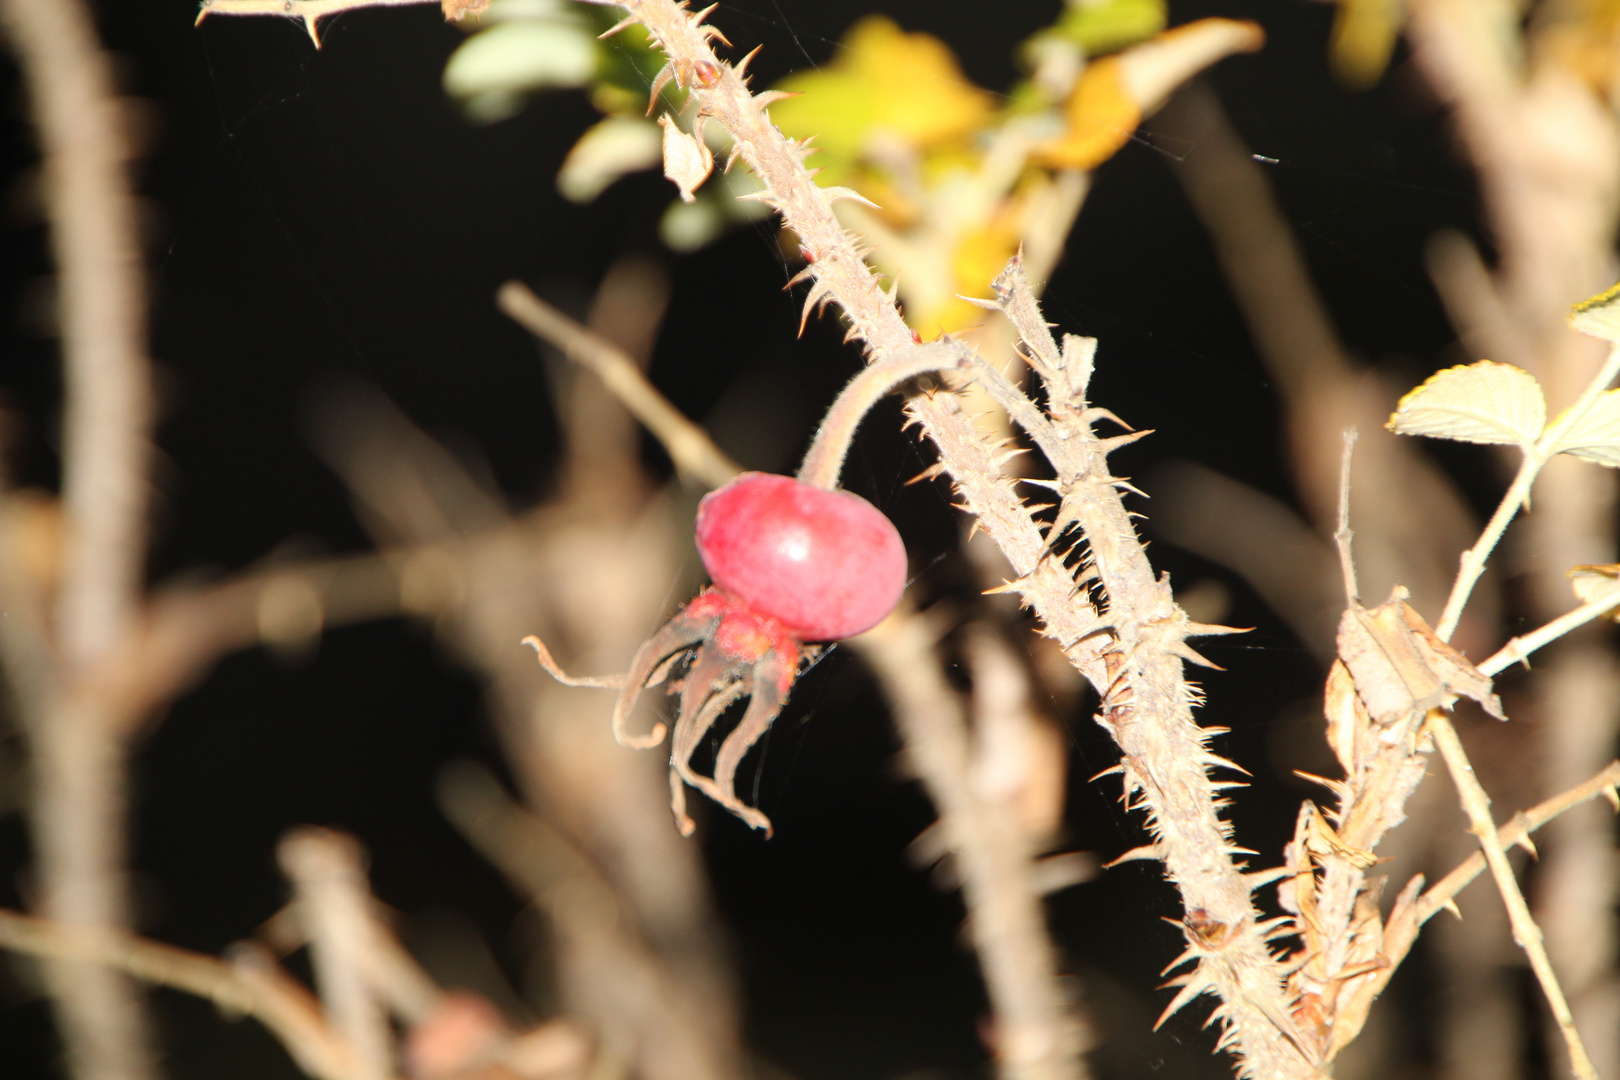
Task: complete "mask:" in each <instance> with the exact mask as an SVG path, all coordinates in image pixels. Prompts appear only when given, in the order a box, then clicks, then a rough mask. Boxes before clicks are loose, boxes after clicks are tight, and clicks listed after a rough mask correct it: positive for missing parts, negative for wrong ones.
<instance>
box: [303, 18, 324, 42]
mask: <svg viewBox="0 0 1620 1080" xmlns="http://www.w3.org/2000/svg"><path fill="white" fill-rule="evenodd" d="M304 29H306V30H308V31H309V40H311V41H313V42H314V43H315V47H316V48H317V49H318V48H320V47H321V35H320V33H319V32H318V31H317V30H316V29H315V16H313V15H305V16H304Z"/></svg>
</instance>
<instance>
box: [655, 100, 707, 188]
mask: <svg viewBox="0 0 1620 1080" xmlns="http://www.w3.org/2000/svg"><path fill="white" fill-rule="evenodd" d="M658 123H659V124H660V125H661V126H662V127H663V129H664V175H665V176H667V177H669V178H670V179H671V180H673V181H674V182H675V186H676V187H677V188H679V189H680V192H681V200H682V201H683V202H692V201H693V200H694V199H696V198H697V196H696V195H695V194H694V192H695V191H696V190H697V189H698V188H699V187H701V186H702V184H703V181H705V180H707V179H708V178H709V174H710V173H711V172H713V171H714V154H713V153H712V152H711V151H710V150H709V147H708V144H707V143H705V142H704V141H703V132H702V121H701V120H700V121H698V125H699V128H698V130H697V131H696V132H694V133H692V134H688V133H687V132H684V131H682V130H681V129H680V127H679V126H678V125H677V124H676V123H675V121H674V120H673V119H671V118H670V115H669V114H668V113H664V114H663V115H662V116H660V117H659V118H658Z"/></svg>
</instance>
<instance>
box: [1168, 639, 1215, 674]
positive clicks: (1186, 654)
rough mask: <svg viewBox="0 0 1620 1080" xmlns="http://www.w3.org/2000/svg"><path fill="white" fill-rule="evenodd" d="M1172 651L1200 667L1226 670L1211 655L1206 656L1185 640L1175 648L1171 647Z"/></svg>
mask: <svg viewBox="0 0 1620 1080" xmlns="http://www.w3.org/2000/svg"><path fill="white" fill-rule="evenodd" d="M1170 651H1171V652H1173V653H1175V654H1176V655H1177V656H1179V657H1181V658H1182V659H1183V660H1185V661H1187V662H1188V663H1189V664H1197V665H1198V666H1199V667H1206V668H1209V669H1210V670H1212V671H1225V670H1226V669H1225V668H1223V667H1221V665H1219V664H1217V663H1216V662H1215V661H1213V660H1211V659H1209V657H1207V656H1204V655H1203V654H1202V653H1200V652H1199V651H1198V650H1197V649H1195V648H1193V647H1192V646H1191V645H1188V644H1187V643H1186V642H1185V641H1183V642H1181V643H1180V644H1178V645H1176V646H1174V647H1173V648H1171V650H1170Z"/></svg>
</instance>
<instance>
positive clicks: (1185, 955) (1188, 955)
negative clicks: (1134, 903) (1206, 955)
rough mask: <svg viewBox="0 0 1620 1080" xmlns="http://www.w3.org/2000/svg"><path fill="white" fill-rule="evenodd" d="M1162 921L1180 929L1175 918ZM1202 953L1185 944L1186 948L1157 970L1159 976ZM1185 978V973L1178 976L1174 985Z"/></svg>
mask: <svg viewBox="0 0 1620 1080" xmlns="http://www.w3.org/2000/svg"><path fill="white" fill-rule="evenodd" d="M1164 921H1165V922H1167V923H1170V924H1171V925H1172V926H1174V927H1176V928H1177V929H1180V927H1181V924H1180V923H1178V922H1176V920H1174V919H1166V920H1164ZM1202 955H1203V953H1202V952H1200V951H1199V950H1198V949H1196V948H1194V947H1193V946H1191V945H1189V946H1187V948H1185V949H1183V950H1182V952H1181V955H1180V956H1178V957H1176V958H1175V959H1174V960H1172V961H1170V963H1168V964H1166V965H1165V966H1164V968H1163V969H1162V970H1161V971H1160V972H1159V978H1161V979H1162V978H1164V977H1165V976H1166V975H1168V974H1170V973H1171V972H1172V971H1174V970H1176V968H1178V967H1180V966H1181V965H1182V964H1190V963H1192V962H1193V961H1194V960H1197V959H1198V958H1199V957H1200V956H1202ZM1186 978H1187V976H1185V975H1183V976H1180V978H1179V979H1178V980H1177V982H1176V984H1175V985H1177V986H1179V985H1181V983H1182V982H1184V981H1185V980H1186Z"/></svg>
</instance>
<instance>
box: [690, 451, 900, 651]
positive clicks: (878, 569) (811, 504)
mask: <svg viewBox="0 0 1620 1080" xmlns="http://www.w3.org/2000/svg"><path fill="white" fill-rule="evenodd" d="M697 548H698V554H699V555H701V556H702V558H703V565H704V567H706V568H707V569H708V571H709V575H710V576H711V577H712V578H713V579H714V583H715V585H717V586H718V587H719V588H721V589H723V590H725V591H726V592H729V593H731V594H732V595H734V596H736V597H737V598H738V599H739V600H741V601H743V602H744V603H745V604H746V605H747V606H748V608H749V609H750V610H751V611H753V612H754V613H755V614H759V615H765V616H768V617H770V618H773V619H776V620H777V621H778V622H780V623H782V625H783V626H784V627H785V628H786V629H787V630H789V631H790V632H792V633H793V634H794V635H796V636H798V637H800V638H802V639H804V640H807V641H836V640H838V639H840V638H846V637H851V636H853V635H855V634H859V633H860V632H862V631H863V630H869V629H871V628H872V627H873V626H876V625H877V624H878V623H879V622H880V621H882V619H883V617H884V616H885V615H887V614H888V613H889V612H890V611H892V610H894V606H895V604H896V603H898V602H899V600H900V593H901V591H902V590H903V589H904V588H905V584H906V550H905V546H904V545H903V544H902V543H901V541H900V534H899V533H898V532H896V531H895V528H894V525H893V524H892V523H891V522H890V521H889V519H888V518H887V517H885V516H884V515H883V513H882V511H880V510H878V509H877V507H875V506H873V505H872V504H871V503H869V502H867V501H866V500H865V499H863V498H861V497H860V496H858V495H852V494H850V493H849V492H847V491H827V490H825V489H823V488H818V487H812V486H811V485H809V484H805V483H802V482H800V481H798V480H795V479H793V478H792V477H791V476H775V475H772V474H769V473H744V474H743V475H741V476H739V477H737V478H736V479H735V480H733V481H731V482H730V483H729V484H727V485H725V486H724V487H722V488H719V489H718V490H716V491H713V492H711V493H709V495H707V496H706V497H705V498H704V499H703V502H702V503H701V504H700V505H699V507H698V514H697Z"/></svg>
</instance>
